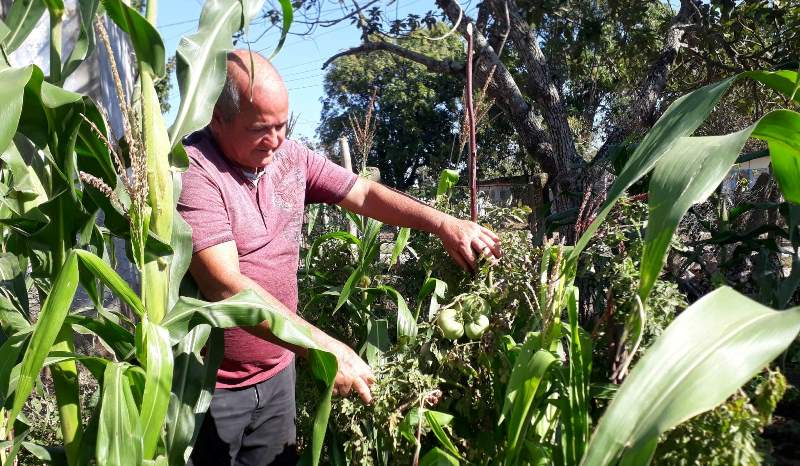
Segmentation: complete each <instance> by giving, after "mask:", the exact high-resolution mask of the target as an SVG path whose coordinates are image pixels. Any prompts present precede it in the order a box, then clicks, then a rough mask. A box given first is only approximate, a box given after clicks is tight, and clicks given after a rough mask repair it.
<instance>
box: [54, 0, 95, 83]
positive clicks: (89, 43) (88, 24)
mask: <svg viewBox="0 0 800 466" xmlns="http://www.w3.org/2000/svg"><path fill="white" fill-rule="evenodd" d="M99 4H100V0H79V2H78V19H79V21H80V30H79V31H78V37H77V38H76V39H75V45H74V46H73V48H72V52H70V54H69V57H68V58H67V61H66V63H65V64H64V70H63V71H62V72H61V73H62V77H63V78H64V79H66V77H67V76H69V75H70V74H72V72H74V71H75V70H76V69H78V67H79V66H80V65H81V63H83V61H84V60H85V59H86V57H87V56H89V54H91V53H92V51H93V50H94V47H95V40H94V17H95V15H96V14H97V7H98V6H99Z"/></svg>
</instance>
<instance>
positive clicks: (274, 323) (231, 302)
mask: <svg viewBox="0 0 800 466" xmlns="http://www.w3.org/2000/svg"><path fill="white" fill-rule="evenodd" d="M262 322H266V324H267V326H268V327H269V329H270V332H271V333H272V335H274V336H275V337H276V338H278V339H279V340H281V341H283V342H286V343H289V344H290V345H294V346H298V347H301V348H307V349H308V350H309V351H308V360H309V363H310V365H311V372H312V373H313V374H314V375H315V377H317V378H318V379H319V380H320V381H322V382H323V384H324V385H325V387H326V389H325V392H324V395H323V398H322V401H321V402H320V405H319V407H318V408H317V413H316V415H315V420H314V432H313V439H312V456H313V461H314V464H318V463H319V459H320V455H321V451H322V445H323V442H324V439H325V431H326V426H327V424H328V416H329V415H330V409H331V395H332V394H333V381H334V379H335V377H336V372H337V370H338V369H337V368H338V366H337V362H336V357H335V356H334V355H332V354H330V353H328V352H327V351H325V350H323V349H321V348H320V347H318V346H317V344H316V343H315V342H314V341H313V340H312V338H311V332H310V330H309V329H308V328H304V327H301V326H298V325H297V324H295V323H294V322H292V321H291V320H289V319H288V318H286V317H284V316H283V315H282V313H281V312H280V311H279V310H277V309H275V308H274V307H272V306H270V305H269V304H267V303H266V302H265V301H264V300H263V299H262V298H261V297H260V296H259V295H258V293H256V292H255V291H252V290H245V291H242V292H240V293H238V294H236V295H235V296H232V297H230V298H228V299H225V300H223V301H217V302H213V303H209V302H205V301H201V300H198V299H192V298H186V297H182V298H180V299H179V300H178V302H177V303H176V304H175V306H174V307H173V308H172V309H171V310H170V311H169V313H167V315H166V316H165V317H164V320H163V321H161V325H162V326H163V327H164V328H165V329H167V330H168V331H169V333H170V338H171V341H172V343H173V344H174V343H177V342H178V341H180V340H181V339H183V338H184V337H185V336H186V334H187V333H189V331H191V330H192V329H193V328H194V327H196V326H197V325H201V324H208V325H210V326H212V327H218V328H230V327H242V326H253V325H258V324H260V323H262Z"/></svg>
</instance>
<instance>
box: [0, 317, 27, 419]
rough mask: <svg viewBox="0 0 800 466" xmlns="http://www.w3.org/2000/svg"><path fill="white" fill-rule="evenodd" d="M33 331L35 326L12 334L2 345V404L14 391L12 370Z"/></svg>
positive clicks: (0, 381)
mask: <svg viewBox="0 0 800 466" xmlns="http://www.w3.org/2000/svg"><path fill="white" fill-rule="evenodd" d="M32 331H33V327H30V328H28V329H27V330H26V331H22V332H19V333H17V334H15V335H12V336H10V337H9V338H8V339H7V340H6V341H5V342H4V343H3V345H2V346H0V354H2V355H3V357H2V359H0V406H2V405H4V404H5V401H6V396H8V394H9V393H11V391H12V390H11V386H10V382H11V371H12V370H13V369H14V366H16V365H17V359H18V358H19V354H20V352H22V349H23V348H25V343H27V342H28V337H29V336H30V334H31V332H32Z"/></svg>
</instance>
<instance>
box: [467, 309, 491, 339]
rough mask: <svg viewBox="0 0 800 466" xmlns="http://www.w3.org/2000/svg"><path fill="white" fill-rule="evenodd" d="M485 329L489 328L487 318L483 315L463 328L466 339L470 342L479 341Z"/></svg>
mask: <svg viewBox="0 0 800 466" xmlns="http://www.w3.org/2000/svg"><path fill="white" fill-rule="evenodd" d="M487 328H489V318H488V317H486V316H485V315H483V314H481V315H479V316H478V317H477V318H476V319H475V320H473V321H472V322H470V323H468V324H467V325H466V326H465V330H466V331H467V337H468V338H469V339H470V340H479V339H480V338H481V337H482V336H483V334H484V333H485V332H486V329H487Z"/></svg>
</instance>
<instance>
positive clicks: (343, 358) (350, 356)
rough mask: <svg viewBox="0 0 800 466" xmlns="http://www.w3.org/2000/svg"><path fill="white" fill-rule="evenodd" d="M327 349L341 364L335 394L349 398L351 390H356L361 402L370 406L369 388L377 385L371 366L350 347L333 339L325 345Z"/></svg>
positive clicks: (334, 389) (334, 384) (337, 374)
mask: <svg viewBox="0 0 800 466" xmlns="http://www.w3.org/2000/svg"><path fill="white" fill-rule="evenodd" d="M325 349H326V350H328V351H330V352H331V353H333V354H334V356H336V360H337V361H338V363H339V372H337V373H336V379H335V380H334V382H333V394H334V395H339V396H347V395H349V394H350V390H355V391H356V393H357V394H358V396H359V397H360V398H361V401H363V402H364V403H365V404H370V403H371V402H372V392H371V390H370V388H369V387H370V385H372V384H373V383H375V376H374V375H373V374H372V369H371V368H370V367H369V365H368V364H367V363H365V362H364V360H363V359H361V358H360V357H358V355H357V354H356V353H355V352H354V351H353V350H352V349H350V347H349V346H347V345H345V344H343V343H341V342H339V341H336V340H334V339H332V338H331V339H330V340H329V342H328V343H327V344H326V345H325Z"/></svg>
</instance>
